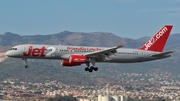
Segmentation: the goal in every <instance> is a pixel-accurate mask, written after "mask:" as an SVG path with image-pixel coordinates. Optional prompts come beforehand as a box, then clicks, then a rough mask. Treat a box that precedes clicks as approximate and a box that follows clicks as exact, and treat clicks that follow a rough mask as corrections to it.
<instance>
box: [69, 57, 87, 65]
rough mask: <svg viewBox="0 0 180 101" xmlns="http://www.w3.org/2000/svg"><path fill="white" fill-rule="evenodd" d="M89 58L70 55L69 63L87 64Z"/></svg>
mask: <svg viewBox="0 0 180 101" xmlns="http://www.w3.org/2000/svg"><path fill="white" fill-rule="evenodd" d="M86 62H87V58H86V56H84V55H70V57H69V63H80V64H82V63H86Z"/></svg>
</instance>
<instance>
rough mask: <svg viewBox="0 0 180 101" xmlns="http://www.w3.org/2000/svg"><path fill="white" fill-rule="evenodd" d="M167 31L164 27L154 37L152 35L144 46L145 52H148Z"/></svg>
mask: <svg viewBox="0 0 180 101" xmlns="http://www.w3.org/2000/svg"><path fill="white" fill-rule="evenodd" d="M167 31H168V28H167V27H164V28H163V29H161V30H160V31H159V32H158V33H157V34H156V35H154V36H153V37H152V38H151V39H150V40H149V41H148V42H147V43H146V44H145V50H148V49H149V48H150V47H151V46H152V45H153V44H154V43H155V42H156V41H157V40H158V39H160V38H161V36H163V34H164V33H165V32H167Z"/></svg>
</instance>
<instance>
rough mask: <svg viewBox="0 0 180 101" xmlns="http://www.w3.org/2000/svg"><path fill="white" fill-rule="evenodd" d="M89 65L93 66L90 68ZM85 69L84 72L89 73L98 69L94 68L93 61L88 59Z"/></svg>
mask: <svg viewBox="0 0 180 101" xmlns="http://www.w3.org/2000/svg"><path fill="white" fill-rule="evenodd" d="M90 63H91V64H92V65H93V66H91V67H90ZM86 65H87V67H86V68H85V69H84V70H85V71H89V72H90V73H91V72H92V71H93V70H94V71H98V67H95V59H94V58H89V62H87V63H86Z"/></svg>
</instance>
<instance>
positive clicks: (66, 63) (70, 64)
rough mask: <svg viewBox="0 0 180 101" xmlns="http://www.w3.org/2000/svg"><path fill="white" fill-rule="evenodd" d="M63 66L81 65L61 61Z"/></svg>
mask: <svg viewBox="0 0 180 101" xmlns="http://www.w3.org/2000/svg"><path fill="white" fill-rule="evenodd" d="M61 65H62V66H79V65H81V63H70V62H69V61H68V60H62V61H61Z"/></svg>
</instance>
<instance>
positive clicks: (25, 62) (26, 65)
mask: <svg viewBox="0 0 180 101" xmlns="http://www.w3.org/2000/svg"><path fill="white" fill-rule="evenodd" d="M22 60H24V65H25V68H28V64H27V59H22Z"/></svg>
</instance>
